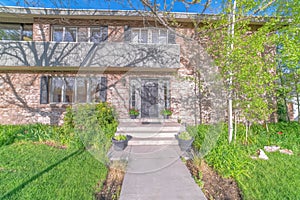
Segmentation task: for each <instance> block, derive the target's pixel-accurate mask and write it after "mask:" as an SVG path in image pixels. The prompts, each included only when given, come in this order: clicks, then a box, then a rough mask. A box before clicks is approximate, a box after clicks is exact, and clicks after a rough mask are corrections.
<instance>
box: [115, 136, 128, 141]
mask: <svg viewBox="0 0 300 200" xmlns="http://www.w3.org/2000/svg"><path fill="white" fill-rule="evenodd" d="M114 139H115V140H117V141H123V140H127V137H126V135H116V136H114Z"/></svg>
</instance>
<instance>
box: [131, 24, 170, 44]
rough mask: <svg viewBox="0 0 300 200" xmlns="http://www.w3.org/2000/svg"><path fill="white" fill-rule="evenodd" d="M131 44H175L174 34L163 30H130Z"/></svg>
mask: <svg viewBox="0 0 300 200" xmlns="http://www.w3.org/2000/svg"><path fill="white" fill-rule="evenodd" d="M130 41H131V42H132V43H144V44H146V43H148V44H151V43H153V44H175V33H174V32H171V31H169V30H167V29H163V28H132V29H131V39H130Z"/></svg>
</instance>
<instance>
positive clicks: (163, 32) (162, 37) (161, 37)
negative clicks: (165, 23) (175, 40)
mask: <svg viewBox="0 0 300 200" xmlns="http://www.w3.org/2000/svg"><path fill="white" fill-rule="evenodd" d="M159 43H160V44H167V30H160V33H159Z"/></svg>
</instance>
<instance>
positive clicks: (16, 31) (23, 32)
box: [0, 23, 32, 41]
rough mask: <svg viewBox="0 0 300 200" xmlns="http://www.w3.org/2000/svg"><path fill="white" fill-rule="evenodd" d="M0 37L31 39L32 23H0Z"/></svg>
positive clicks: (2, 38)
mask: <svg viewBox="0 0 300 200" xmlns="http://www.w3.org/2000/svg"><path fill="white" fill-rule="evenodd" d="M0 39H1V40H16V41H18V40H24V41H32V24H10V23H7V24H5V23H0Z"/></svg>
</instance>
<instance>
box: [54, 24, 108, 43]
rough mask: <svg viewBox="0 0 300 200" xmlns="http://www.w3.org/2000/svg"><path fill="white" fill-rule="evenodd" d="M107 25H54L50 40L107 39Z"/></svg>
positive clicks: (95, 41)
mask: <svg viewBox="0 0 300 200" xmlns="http://www.w3.org/2000/svg"><path fill="white" fill-rule="evenodd" d="M107 36H108V27H107V26H100V27H72V26H70V27H63V26H54V27H53V29H52V41H56V42H94V43H100V42H104V41H106V40H107Z"/></svg>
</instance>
